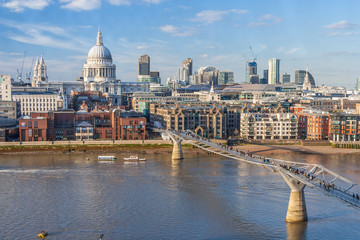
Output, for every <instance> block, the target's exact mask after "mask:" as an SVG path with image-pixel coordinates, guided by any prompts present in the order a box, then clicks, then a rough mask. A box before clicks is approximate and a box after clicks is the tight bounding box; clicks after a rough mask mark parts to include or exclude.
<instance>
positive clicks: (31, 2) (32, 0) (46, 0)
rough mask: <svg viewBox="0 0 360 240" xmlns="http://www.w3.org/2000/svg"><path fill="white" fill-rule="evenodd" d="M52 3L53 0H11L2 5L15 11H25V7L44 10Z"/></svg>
mask: <svg viewBox="0 0 360 240" xmlns="http://www.w3.org/2000/svg"><path fill="white" fill-rule="evenodd" d="M50 3H51V0H11V1H7V2H5V3H3V4H2V5H1V6H3V7H6V8H9V9H10V10H11V11H13V12H23V11H24V10H25V8H30V9H33V10H42V9H44V8H45V7H47V6H48V5H49V4H50Z"/></svg>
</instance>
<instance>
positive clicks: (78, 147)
mask: <svg viewBox="0 0 360 240" xmlns="http://www.w3.org/2000/svg"><path fill="white" fill-rule="evenodd" d="M182 146H183V148H184V149H183V150H184V154H193V153H197V154H201V153H204V154H207V153H206V152H204V151H203V150H201V149H198V148H193V147H192V145H190V144H182ZM235 148H238V149H240V150H242V151H246V152H247V151H250V152H252V153H254V154H258V155H264V156H275V155H276V156H278V155H281V154H314V155H336V154H359V155H360V150H359V149H343V148H332V147H331V146H302V145H263V144H261V145H257V144H246V145H241V146H235ZM114 151H116V152H118V151H121V152H124V153H149V154H161V153H171V152H172V143H171V141H168V140H144V141H142V140H117V141H111V140H108V141H55V142H24V143H22V144H20V143H19V142H2V143H0V154H17V153H37V152H46V153H47V154H51V153H59V152H63V153H83V152H99V153H105V152H114Z"/></svg>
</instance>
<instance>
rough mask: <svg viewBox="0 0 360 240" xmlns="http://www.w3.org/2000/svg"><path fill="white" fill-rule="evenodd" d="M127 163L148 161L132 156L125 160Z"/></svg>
mask: <svg viewBox="0 0 360 240" xmlns="http://www.w3.org/2000/svg"><path fill="white" fill-rule="evenodd" d="M124 160H125V161H135V162H137V161H146V160H145V158H139V157H138V156H137V155H133V156H130V157H128V158H124Z"/></svg>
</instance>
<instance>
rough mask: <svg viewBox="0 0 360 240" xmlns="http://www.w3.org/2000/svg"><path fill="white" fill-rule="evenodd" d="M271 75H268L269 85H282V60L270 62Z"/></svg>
mask: <svg viewBox="0 0 360 240" xmlns="http://www.w3.org/2000/svg"><path fill="white" fill-rule="evenodd" d="M268 64H269V73H268V84H274V85H275V84H279V83H280V59H278V58H272V59H270V60H269V61H268Z"/></svg>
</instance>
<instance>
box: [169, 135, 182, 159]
mask: <svg viewBox="0 0 360 240" xmlns="http://www.w3.org/2000/svg"><path fill="white" fill-rule="evenodd" d="M181 142H182V140H181V139H180V140H177V141H173V144H174V146H173V151H172V156H171V159H172V160H181V159H184V157H183V152H182V147H181Z"/></svg>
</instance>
